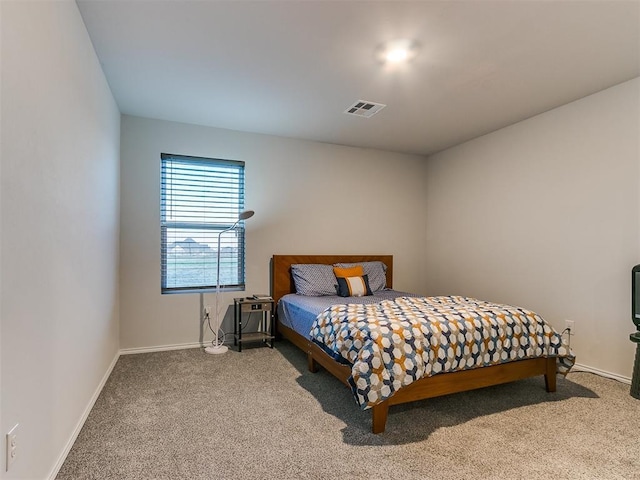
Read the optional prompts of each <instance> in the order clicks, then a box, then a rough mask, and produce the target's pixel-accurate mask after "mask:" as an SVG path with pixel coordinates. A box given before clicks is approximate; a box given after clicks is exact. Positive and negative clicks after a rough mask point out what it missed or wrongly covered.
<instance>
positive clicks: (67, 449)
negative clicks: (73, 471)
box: [47, 352, 120, 480]
mask: <svg viewBox="0 0 640 480" xmlns="http://www.w3.org/2000/svg"><path fill="white" fill-rule="evenodd" d="M118 358H120V352H118V353H116V356H115V357H114V358H113V360H112V361H111V365H109V368H107V371H106V373H105V374H104V376H103V377H102V380H100V383H99V384H98V387H97V388H96V390H95V392H93V395H92V397H91V399H90V400H89V403H88V405H87V408H85V409H84V412H82V415H81V416H80V420H78V423H77V425H76V428H75V429H74V430H73V432H72V433H71V437H70V438H69V441H68V442H67V444H66V445H65V447H64V450H63V451H62V453H61V454H60V456H59V457H58V461H57V462H56V464H55V465H54V467H53V469H52V470H51V472H50V473H49V475H48V476H47V478H48V479H49V480H55V478H56V475H58V472H59V471H60V468H62V464H63V463H64V461H65V460H66V459H67V455H69V452H70V451H71V447H73V444H74V443H75V441H76V439H77V438H78V435H80V430H82V427H83V426H84V422H86V420H87V417H88V416H89V413H91V409H92V408H93V405H94V404H95V403H96V400H98V396H100V392H102V389H103V388H104V385H105V383H107V380H108V379H109V375H111V372H112V371H113V367H115V366H116V362H117V361H118Z"/></svg>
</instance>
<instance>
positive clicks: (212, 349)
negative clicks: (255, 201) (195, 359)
mask: <svg viewBox="0 0 640 480" xmlns="http://www.w3.org/2000/svg"><path fill="white" fill-rule="evenodd" d="M254 213H255V212H254V211H253V210H245V211H244V212H242V213H241V214H240V215H238V219H237V220H236V222H235V223H234V224H233V225H231V226H230V227H229V228H227V229H225V230H222V231H221V232H220V233H219V234H218V263H217V267H218V275H217V277H216V278H217V280H216V302H215V315H216V316H215V326H216V328H215V332H213V334H214V339H213V340H212V341H211V345H209V346H208V347H207V348H205V349H204V351H205V352H207V353H211V354H219V353H225V352H226V351H227V350H229V348H228V347H227V346H226V345H223V342H224V339H223V342H221V341H220V338H219V337H218V332H219V331H220V324H221V323H222V322H221V321H220V309H219V308H218V303H219V302H218V299H219V297H220V239H221V237H222V234H223V233H225V232H228V231H229V230H233V229H234V228H235V227H236V225H237V224H238V222H240V221H242V220H246V219H248V218H251V217H253V214H254Z"/></svg>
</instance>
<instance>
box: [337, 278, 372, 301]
mask: <svg viewBox="0 0 640 480" xmlns="http://www.w3.org/2000/svg"><path fill="white" fill-rule="evenodd" d="M336 279H337V280H338V295H340V296H341V297H364V296H366V295H373V293H372V292H371V287H369V278H368V277H367V275H362V276H357V277H336Z"/></svg>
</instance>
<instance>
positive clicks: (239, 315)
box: [233, 297, 276, 352]
mask: <svg viewBox="0 0 640 480" xmlns="http://www.w3.org/2000/svg"><path fill="white" fill-rule="evenodd" d="M252 313H259V314H260V315H261V318H260V322H259V323H258V330H257V331H251V332H245V331H244V329H245V328H246V327H247V325H245V327H243V325H242V324H243V315H249V316H250V314H252ZM233 319H234V321H233V344H234V345H237V347H238V351H239V352H241V351H242V344H243V343H248V342H252V343H253V342H262V343H263V344H264V345H268V346H269V347H270V348H273V342H274V341H275V338H276V337H275V321H274V302H273V299H272V298H253V297H241V298H234V299H233ZM248 321H249V319H247V322H248Z"/></svg>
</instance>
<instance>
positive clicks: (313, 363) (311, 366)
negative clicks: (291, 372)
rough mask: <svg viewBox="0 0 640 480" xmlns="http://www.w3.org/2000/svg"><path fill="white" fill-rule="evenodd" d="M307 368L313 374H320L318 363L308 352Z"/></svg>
mask: <svg viewBox="0 0 640 480" xmlns="http://www.w3.org/2000/svg"><path fill="white" fill-rule="evenodd" d="M307 367H308V368H309V371H310V372H311V373H317V372H318V362H316V361H315V360H314V359H313V355H312V354H311V352H307Z"/></svg>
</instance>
